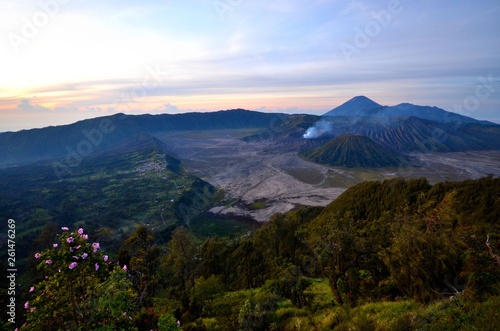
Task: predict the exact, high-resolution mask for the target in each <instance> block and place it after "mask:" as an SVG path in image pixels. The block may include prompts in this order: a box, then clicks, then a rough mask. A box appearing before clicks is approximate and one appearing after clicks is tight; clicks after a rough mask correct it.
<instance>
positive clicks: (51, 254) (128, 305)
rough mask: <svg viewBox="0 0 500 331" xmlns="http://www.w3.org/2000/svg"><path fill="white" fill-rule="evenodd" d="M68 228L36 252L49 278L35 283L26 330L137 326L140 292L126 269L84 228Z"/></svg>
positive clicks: (125, 327)
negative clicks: (135, 317) (133, 314)
mask: <svg viewBox="0 0 500 331" xmlns="http://www.w3.org/2000/svg"><path fill="white" fill-rule="evenodd" d="M62 231H63V233H62V234H61V235H58V237H59V243H54V245H53V247H52V248H51V249H48V250H45V251H43V252H37V253H36V254H35V258H36V259H39V260H40V263H39V264H38V266H37V268H38V269H41V270H43V271H44V273H45V278H44V280H42V281H41V282H39V283H38V284H35V285H34V286H31V288H30V291H29V293H30V299H29V300H28V301H27V302H26V303H25V305H24V307H25V309H26V310H27V321H26V324H25V325H24V326H23V327H22V330H43V329H49V330H58V329H63V330H97V329H102V330H105V329H113V330H117V329H119V330H135V328H134V324H133V321H132V320H133V318H132V317H131V316H130V315H131V312H133V309H134V307H133V304H134V302H135V299H136V294H135V292H134V291H133V289H132V283H131V282H130V280H129V279H128V277H127V273H126V271H125V270H123V269H122V268H119V267H118V266H115V267H114V268H113V267H112V262H111V261H110V259H109V257H108V256H107V255H104V254H103V253H102V252H101V251H100V245H99V243H92V244H91V243H89V241H88V235H87V234H85V233H84V230H83V229H81V228H80V229H78V231H76V232H69V228H67V227H63V228H62Z"/></svg>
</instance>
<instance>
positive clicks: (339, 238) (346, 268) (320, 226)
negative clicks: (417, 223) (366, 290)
mask: <svg viewBox="0 0 500 331" xmlns="http://www.w3.org/2000/svg"><path fill="white" fill-rule="evenodd" d="M369 223H370V222H366V221H359V220H358V221H356V220H354V219H353V218H352V217H351V216H350V215H349V214H348V213H347V214H346V215H345V216H344V217H342V218H333V219H331V218H329V217H324V218H318V219H317V220H315V221H313V223H311V228H310V230H311V233H310V237H309V245H310V247H311V250H312V251H313V252H314V254H315V256H316V258H317V259H318V263H319V265H320V266H321V267H322V269H323V270H324V273H325V275H326V276H327V278H328V281H329V284H330V288H331V289H332V293H333V296H334V299H335V301H336V302H337V304H339V305H343V304H344V302H345V300H344V297H347V299H348V302H349V304H351V305H353V304H354V303H355V302H356V300H357V298H358V296H359V288H360V286H359V285H360V270H362V269H363V268H364V267H365V265H366V264H364V262H365V261H366V260H367V259H368V258H370V257H372V256H373V255H374V254H375V252H376V249H377V234H376V233H377V231H380V230H382V232H383V229H377V230H375V231H373V230H374V228H376V227H375V226H373V224H372V226H369V225H368V224H369Z"/></svg>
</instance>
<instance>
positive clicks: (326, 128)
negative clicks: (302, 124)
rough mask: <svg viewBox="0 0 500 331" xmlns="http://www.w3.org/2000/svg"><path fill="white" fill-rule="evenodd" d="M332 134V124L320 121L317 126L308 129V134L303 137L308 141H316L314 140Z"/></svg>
mask: <svg viewBox="0 0 500 331" xmlns="http://www.w3.org/2000/svg"><path fill="white" fill-rule="evenodd" d="M331 132H332V123H331V122H328V121H325V120H320V121H318V122H316V124H314V125H313V126H311V127H310V128H309V129H307V131H306V133H304V135H303V136H302V137H304V138H306V139H314V138H319V137H321V136H323V135H325V134H328V133H331Z"/></svg>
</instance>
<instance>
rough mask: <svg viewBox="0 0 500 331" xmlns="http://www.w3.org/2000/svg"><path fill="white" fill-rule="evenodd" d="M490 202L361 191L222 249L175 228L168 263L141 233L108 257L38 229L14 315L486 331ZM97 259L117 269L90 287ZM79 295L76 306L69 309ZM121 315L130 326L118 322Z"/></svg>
mask: <svg viewBox="0 0 500 331" xmlns="http://www.w3.org/2000/svg"><path fill="white" fill-rule="evenodd" d="M499 198H500V178H493V177H486V178H481V179H478V180H467V181H463V182H445V183H439V184H436V185H434V186H432V185H430V184H429V183H428V182H427V181H426V180H425V179H412V180H404V179H401V178H396V179H393V180H385V181H370V182H364V183H361V184H359V185H356V186H354V187H352V188H350V189H348V190H347V191H345V192H344V193H343V194H342V195H341V196H340V197H339V198H338V199H336V200H335V201H333V202H332V203H330V204H329V205H328V206H326V207H324V208H322V207H308V208H302V209H298V210H294V211H291V212H288V213H286V214H276V215H274V216H273V217H272V218H271V219H270V220H269V222H267V223H266V224H265V225H263V226H262V227H261V228H259V229H258V230H256V231H255V232H253V233H248V234H246V235H244V236H241V237H237V238H232V239H230V240H227V239H224V238H220V237H215V238H208V239H205V240H204V241H200V239H199V238H196V237H195V236H193V234H192V233H191V232H189V231H188V230H187V229H186V228H178V229H176V230H175V231H174V232H173V233H172V235H171V239H170V241H169V242H168V244H167V249H166V251H165V252H163V251H162V250H160V249H159V248H158V246H157V243H158V242H161V240H162V239H163V234H161V233H158V232H155V231H154V229H153V230H152V229H149V228H147V227H138V228H137V229H136V230H135V231H134V232H133V233H132V234H131V235H130V236H128V237H123V238H121V243H122V245H121V248H120V250H119V252H118V254H116V255H115V254H112V253H110V252H108V250H107V247H106V245H102V247H101V248H100V249H99V251H98V252H97V253H96V252H94V253H92V247H93V246H94V244H93V245H92V247H91V244H90V242H93V241H92V240H93V238H92V239H91V241H90V242H89V241H86V240H84V239H81V238H79V237H78V235H77V234H76V229H77V228H78V226H79V224H75V225H76V226H71V227H70V229H69V230H68V231H69V232H63V233H62V234H61V232H60V230H58V229H56V228H52V230H51V229H50V228H49V227H47V228H46V229H45V230H44V233H43V235H42V234H41V236H40V237H39V238H37V240H36V241H35V245H38V246H37V249H39V252H40V255H39V259H40V261H38V260H37V259H36V257H32V258H31V260H32V263H33V267H32V269H31V271H30V273H28V275H29V277H25V280H24V282H25V283H26V285H24V286H23V288H22V292H23V296H25V297H26V298H27V300H28V302H29V306H30V307H33V308H34V309H33V311H32V312H30V313H29V314H28V313H26V314H23V315H25V316H24V317H25V318H27V323H28V324H27V329H30V327H31V329H37V327H38V329H40V328H39V326H41V325H46V323H47V321H51V323H53V324H52V326H56V325H57V327H59V326H65V327H66V328H69V329H72V327H73V325H74V326H75V328H76V326H79V327H82V326H92V325H95V324H96V323H98V322H99V323H101V324H104V325H108V326H110V325H111V326H116V325H117V324H118V323H129V325H131V326H133V325H135V326H137V327H147V328H148V329H154V328H156V327H157V326H159V325H172V326H173V328H175V327H176V323H177V320H178V321H179V323H180V325H181V327H182V329H185V330H211V329H214V328H216V329H218V330H228V331H229V330H238V329H253V330H296V329H297V325H300V327H301V328H302V329H305V330H346V329H359V330H416V329H419V330H420V329H423V330H427V329H429V330H462V329H463V330H473V329H477V330H495V329H496V326H497V321H498V309H500V224H498V219H499V218H500V199H499ZM81 231H85V233H87V232H86V228H82V229H81ZM90 233H92V232H90ZM95 234H99V231H97V232H95ZM70 237H71V238H72V239H73V240H74V241H75V243H73V242H72V241H70V240H68V239H69V238H70ZM42 239H48V240H45V241H43V240H42ZM99 240H101V243H102V242H103V241H102V238H99ZM54 242H59V243H60V245H61V246H62V247H61V248H55V247H54V246H53V243H54ZM43 243H45V245H46V246H45V247H46V249H44V247H42V244H43ZM76 245H78V246H76ZM80 245H81V246H82V247H80ZM68 247H70V248H71V249H73V250H75V249H77V250H80V249H81V250H85V251H86V252H87V251H88V252H90V253H91V254H88V255H89V256H88V257H87V256H86V257H85V258H82V259H78V263H77V264H73V268H74V269H75V270H70V269H69V268H67V265H68V261H75V258H79V257H78V256H76V257H75V256H71V255H72V254H69V253H68V252H67V249H65V248H68ZM77 247H78V248H77ZM36 252H38V251H36ZM74 254H75V253H73V255H74ZM76 254H78V253H76ZM104 254H109V257H108V256H107V255H106V260H108V258H109V261H112V263H113V265H117V266H116V267H115V268H111V267H110V268H109V269H105V268H103V267H101V268H99V277H95V276H94V275H95V274H97V271H98V270H97V268H96V267H94V263H101V264H102V260H103V255H104ZM33 255H34V253H33ZM47 258H50V263H47V262H46V261H47V260H46V259H47ZM36 264H38V271H36V269H35V267H34V266H35V265H36ZM60 266H64V267H65V268H59V270H61V271H60V272H59V271H58V269H57V268H58V267H60ZM125 266H127V267H126V268H125ZM80 270H82V271H80ZM85 270H89V271H91V272H89V271H87V272H85ZM89 274H90V276H89ZM44 275H48V277H47V278H45V277H43V276H44ZM72 281H73V282H74V283H73V282H72ZM2 282H6V280H5V279H4V280H3V281H2ZM30 286H33V288H34V289H35V290H31V291H30ZM74 287H76V288H77V290H75V288H74ZM103 288H104V289H105V291H104V293H103V291H102V289H103ZM108 288H112V289H113V291H112V292H109V293H108V292H107V289H108ZM40 289H43V290H40ZM76 293H79V294H80V295H81V300H78V302H76V303H75V302H74V300H73V301H70V302H72V304H71V305H68V303H67V302H68V298H72V296H73V295H75V294H76ZM82 293H84V294H85V295H82ZM139 294H140V295H139ZM123 298H127V299H123ZM2 299H3V300H5V298H3V297H2ZM96 303H97V305H96ZM124 303H128V306H127V314H126V316H127V317H129V318H127V319H120V318H121V317H123V316H125V315H124V314H123V311H124V310H123V308H121V307H122V306H124ZM74 306H77V307H78V312H77V313H75V310H74ZM110 306H111V307H113V308H114V307H119V308H116V309H112V310H109V311H108V307H110ZM47 307H50V309H48V308H47ZM19 311H22V312H24V311H29V310H27V309H25V310H22V309H20V310H19ZM103 311H104V312H105V313H103ZM77 314H78V315H77ZM110 314H113V315H112V316H116V317H114V318H112V319H110V318H109V315H110ZM68 316H69V317H73V316H74V317H75V318H67V319H64V318H62V317H68ZM52 317H54V318H52ZM19 318H20V319H21V318H22V317H21V316H20V317H19ZM52 321H53V322H52ZM167 323H169V324H167ZM122 325H123V324H122ZM70 326H71V327H70ZM115 328H117V327H115ZM118 328H119V327H118ZM89 329H91V328H90V327H89Z"/></svg>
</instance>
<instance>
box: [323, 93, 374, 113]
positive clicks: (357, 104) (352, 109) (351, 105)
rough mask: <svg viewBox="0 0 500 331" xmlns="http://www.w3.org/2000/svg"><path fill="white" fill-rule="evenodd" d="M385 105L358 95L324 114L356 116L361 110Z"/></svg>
mask: <svg viewBox="0 0 500 331" xmlns="http://www.w3.org/2000/svg"><path fill="white" fill-rule="evenodd" d="M381 107H383V106H382V105H380V104H378V103H376V102H375V101H373V100H371V99H370V98H367V97H365V96H364V95H358V96H356V97H354V98H352V99H350V100H349V101H346V102H344V103H343V104H341V105H340V106H338V107H337V108H334V109H332V110H330V111H329V112H328V113H326V114H324V115H323V116H353V115H354V116H356V115H358V114H359V113H361V112H366V111H369V110H372V109H378V108H381Z"/></svg>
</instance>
